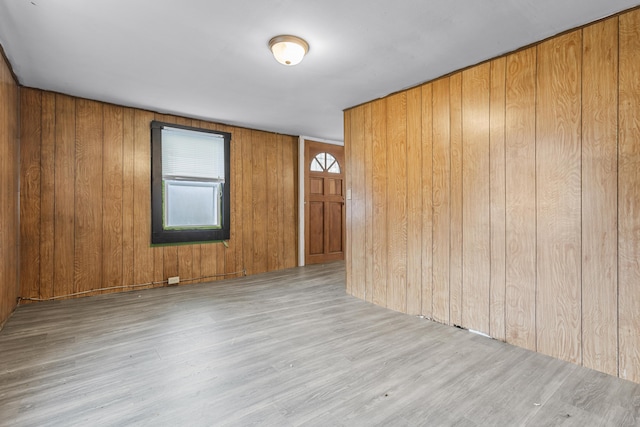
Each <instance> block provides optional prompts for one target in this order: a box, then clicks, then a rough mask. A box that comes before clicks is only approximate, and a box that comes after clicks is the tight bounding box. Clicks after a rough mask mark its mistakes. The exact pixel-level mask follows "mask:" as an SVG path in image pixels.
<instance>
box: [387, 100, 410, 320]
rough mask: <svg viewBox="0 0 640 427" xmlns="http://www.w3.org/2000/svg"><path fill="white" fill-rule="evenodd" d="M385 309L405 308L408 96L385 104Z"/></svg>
mask: <svg viewBox="0 0 640 427" xmlns="http://www.w3.org/2000/svg"><path fill="white" fill-rule="evenodd" d="M387 167H388V173H387V191H388V202H387V203H389V206H390V208H392V209H390V210H389V212H388V217H387V233H388V251H389V252H388V253H389V264H388V271H387V274H388V279H387V280H388V282H387V307H388V308H391V309H392V310H396V311H402V312H404V311H406V309H407V95H406V93H404V92H403V93H400V94H397V95H394V96H391V97H389V99H388V101H387Z"/></svg>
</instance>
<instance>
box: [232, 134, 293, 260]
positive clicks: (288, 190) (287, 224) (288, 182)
mask: <svg viewBox="0 0 640 427" xmlns="http://www.w3.org/2000/svg"><path fill="white" fill-rule="evenodd" d="M282 170H283V176H284V179H283V181H282V185H283V187H284V188H283V194H284V223H283V224H284V268H291V267H296V266H297V265H298V237H297V236H298V233H297V230H298V138H296V137H292V136H287V137H285V141H284V144H283V146H282ZM238 220H239V221H241V218H238ZM243 225H244V224H243Z"/></svg>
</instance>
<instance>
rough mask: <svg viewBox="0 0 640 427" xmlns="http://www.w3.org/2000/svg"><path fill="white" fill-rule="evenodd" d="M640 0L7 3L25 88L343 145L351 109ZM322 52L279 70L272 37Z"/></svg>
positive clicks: (10, 45)
mask: <svg viewBox="0 0 640 427" xmlns="http://www.w3.org/2000/svg"><path fill="white" fill-rule="evenodd" d="M638 4H640V2H639V1H638V0H456V1H453V0H422V1H421V0H396V1H395V2H391V1H389V0H271V1H266V0H235V1H232V0H227V1H221V0H180V1H178V0H90V1H88V0H0V44H2V46H3V47H4V50H5V52H6V54H7V57H8V58H9V61H10V62H11V65H12V67H13V70H14V72H15V74H16V75H17V76H18V79H19V81H20V83H21V84H22V85H24V86H29V87H36V88H41V89H47V90H52V91H57V92H62V93H66V94H70V95H75V96H79V97H84V98H90V99H96V100H101V101H106V102H112V103H115V104H120V105H126V106H132V107H140V108H144V109H149V110H153V111H159V112H166V113H173V114H178V115H184V116H188V117H194V118H201V119H207V120H212V121H216V122H223V123H228V124H232V125H239V126H246V127H251V128H255V129H263V130H269V131H275V132H280V133H286V134H292V135H307V136H312V137H316V138H324V139H330V140H342V138H343V136H342V135H343V134H342V110H343V109H345V108H348V107H351V106H354V105H357V104H360V103H363V102H366V101H370V100H372V99H375V98H378V97H382V96H384V95H387V94H389V93H392V92H396V91H398V90H401V89H404V88H407V87H411V86H414V85H416V84H418V83H421V82H424V81H428V80H431V79H433V78H435V77H438V76H441V75H443V74H447V73H449V72H451V71H455V70H457V69H460V68H463V67H466V66H468V65H472V64H475V63H478V62H481V61H483V60H486V59H489V58H492V57H495V56H498V55H500V54H502V53H506V52H509V51H512V50H515V49H517V48H519V47H522V46H525V45H528V44H530V43H533V42H535V41H538V40H542V39H545V38H547V37H549V36H552V35H554V34H557V33H559V32H562V31H564V30H567V29H570V28H574V27H576V26H579V25H582V24H585V23H588V22H591V21H594V20H597V19H599V18H603V17H605V16H608V15H611V14H613V13H616V12H619V11H621V10H625V9H627V8H630V7H633V6H636V5H638ZM279 34H294V35H297V36H300V37H302V38H304V39H306V40H307V42H308V43H309V45H310V51H309V54H308V55H307V57H306V58H305V59H304V60H303V62H302V63H301V64H300V65H298V66H296V67H285V66H283V65H280V64H279V63H277V62H276V61H275V60H274V59H273V57H272V56H271V53H270V52H269V50H268V48H267V43H268V41H269V39H271V37H273V36H276V35H279Z"/></svg>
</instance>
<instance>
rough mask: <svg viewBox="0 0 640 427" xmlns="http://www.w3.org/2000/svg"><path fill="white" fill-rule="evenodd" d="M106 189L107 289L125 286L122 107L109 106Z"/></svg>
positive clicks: (106, 113)
mask: <svg viewBox="0 0 640 427" xmlns="http://www.w3.org/2000/svg"><path fill="white" fill-rule="evenodd" d="M103 113H104V144H103V158H102V161H103V168H102V170H103V174H102V188H103V191H104V199H103V206H102V211H103V218H102V220H103V221H102V233H103V234H102V253H103V259H104V263H103V265H102V277H103V278H104V282H103V285H104V287H112V286H121V285H122V282H123V280H122V276H123V274H122V265H123V259H122V246H123V245H122V208H123V205H122V200H123V199H122V198H123V188H122V182H123V179H122V165H123V159H122V153H123V116H122V114H123V111H122V107H116V106H113V105H105V106H104V109H103Z"/></svg>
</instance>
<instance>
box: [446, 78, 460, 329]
mask: <svg viewBox="0 0 640 427" xmlns="http://www.w3.org/2000/svg"><path fill="white" fill-rule="evenodd" d="M449 85H450V86H449V90H450V92H449V93H450V95H449V96H450V98H449V103H450V105H451V107H450V108H451V110H450V117H451V133H450V136H451V142H450V144H451V145H450V150H451V151H450V153H451V158H450V161H451V170H450V173H451V175H450V180H451V181H450V185H451V186H450V188H449V194H450V196H449V197H450V199H449V209H450V215H451V216H450V230H449V232H450V239H451V240H450V243H449V245H450V252H451V255H450V258H449V316H450V322H451V323H452V324H454V325H459V326H460V325H462V239H463V236H462V234H463V230H462V207H463V202H462V197H463V195H462V150H463V148H462V73H455V74H453V75H451V77H449Z"/></svg>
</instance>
